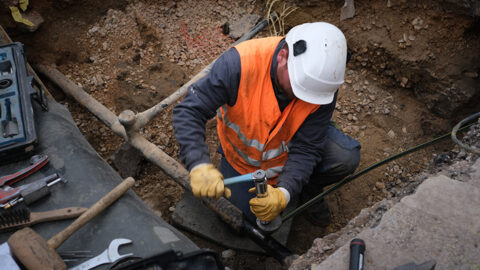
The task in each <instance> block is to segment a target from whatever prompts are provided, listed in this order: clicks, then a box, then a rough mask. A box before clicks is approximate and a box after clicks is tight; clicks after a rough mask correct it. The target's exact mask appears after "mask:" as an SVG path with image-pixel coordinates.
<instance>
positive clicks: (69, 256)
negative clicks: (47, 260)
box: [58, 250, 93, 262]
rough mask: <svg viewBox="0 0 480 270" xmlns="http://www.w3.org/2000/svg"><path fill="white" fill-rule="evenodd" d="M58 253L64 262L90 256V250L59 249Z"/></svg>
mask: <svg viewBox="0 0 480 270" xmlns="http://www.w3.org/2000/svg"><path fill="white" fill-rule="evenodd" d="M58 255H60V257H62V260H63V261H64V262H73V261H78V260H82V259H85V258H92V257H93V256H92V252H91V251H89V250H72V251H65V250H64V251H60V252H58Z"/></svg>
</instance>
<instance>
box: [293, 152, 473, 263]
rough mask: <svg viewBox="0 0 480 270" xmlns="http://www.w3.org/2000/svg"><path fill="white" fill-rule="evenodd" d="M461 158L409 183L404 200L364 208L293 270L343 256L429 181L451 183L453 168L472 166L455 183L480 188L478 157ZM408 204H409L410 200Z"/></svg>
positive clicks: (461, 154) (316, 243)
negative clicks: (351, 243) (437, 180)
mask: <svg viewBox="0 0 480 270" xmlns="http://www.w3.org/2000/svg"><path fill="white" fill-rule="evenodd" d="M457 158H460V159H461V160H460V161H458V162H457V163H455V164H453V165H445V166H441V167H438V168H436V170H435V171H433V172H423V173H420V174H418V175H416V176H414V177H413V178H412V179H411V180H410V182H409V184H410V185H409V186H408V187H406V190H407V192H404V193H403V194H402V196H400V197H393V198H391V199H383V200H382V201H379V202H377V203H375V204H374V205H373V206H371V207H368V208H364V209H362V210H361V211H360V213H359V214H358V215H357V216H356V217H354V218H353V219H352V220H350V222H349V223H348V224H347V225H346V226H345V227H344V228H342V229H341V230H339V231H337V232H334V233H331V234H328V235H326V236H324V237H323V238H317V239H315V240H314V241H313V244H312V247H311V248H310V249H309V250H308V251H307V252H306V253H304V254H302V255H301V256H300V257H299V258H298V259H296V260H295V261H294V262H293V264H292V265H291V267H290V268H289V269H293V270H300V269H308V268H309V267H311V268H313V266H316V265H319V264H320V263H322V262H323V261H324V260H326V259H327V258H329V257H330V256H331V255H333V254H334V253H337V252H339V249H341V248H344V249H347V247H346V246H348V243H349V241H351V240H352V239H354V238H356V237H357V236H358V235H359V234H360V233H361V232H363V231H365V230H367V229H374V228H376V227H377V226H378V225H379V224H380V222H381V220H382V218H383V216H384V215H385V213H387V212H388V211H389V210H391V209H392V208H393V207H395V205H397V204H398V203H400V202H401V201H402V200H404V199H405V198H408V196H409V195H412V194H414V193H416V192H417V187H419V186H420V185H421V184H422V183H424V182H425V180H427V179H428V178H429V177H432V178H434V179H445V178H446V179H449V178H448V177H447V176H448V175H450V174H451V173H452V172H450V171H449V170H451V169H450V167H453V168H454V169H453V170H455V166H457V167H462V168H466V167H469V166H472V167H474V168H477V169H476V170H474V171H472V172H470V176H468V177H467V176H464V175H463V177H459V179H453V181H460V182H465V181H467V180H466V179H465V177H466V178H467V179H468V181H469V182H471V183H472V184H473V185H476V186H480V158H476V156H475V155H473V154H469V153H466V152H464V151H462V150H458V156H457ZM472 164H473V165H472ZM448 181H452V180H448ZM406 200H407V201H408V200H409V199H406ZM367 245H368V244H367ZM367 249H368V248H367Z"/></svg>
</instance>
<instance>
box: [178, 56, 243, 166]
mask: <svg viewBox="0 0 480 270" xmlns="http://www.w3.org/2000/svg"><path fill="white" fill-rule="evenodd" d="M240 73H241V66H240V55H239V54H238V52H237V50H236V49H235V48H232V49H230V50H228V51H226V52H225V53H224V54H222V55H221V56H220V57H219V58H218V59H217V61H216V62H215V64H214V65H213V66H212V69H211V70H210V73H209V74H208V75H207V76H205V77H204V78H202V79H200V80H199V81H198V82H196V83H194V84H193V85H192V86H190V87H189V88H188V91H187V94H186V96H185V98H184V99H183V101H182V102H181V103H179V104H178V105H176V106H175V107H174V109H173V128H174V130H175V137H176V139H177V141H178V143H179V144H180V159H181V161H182V162H183V163H184V164H185V166H186V167H187V169H188V170H191V169H192V168H193V167H194V166H195V165H197V164H200V163H209V162H210V155H209V150H208V147H207V145H206V143H205V124H206V122H207V121H208V120H209V119H211V118H213V117H214V116H215V115H216V110H217V109H218V108H219V107H220V106H222V105H223V104H228V105H230V106H233V105H234V104H235V102H236V99H237V94H238V86H239V84H240Z"/></svg>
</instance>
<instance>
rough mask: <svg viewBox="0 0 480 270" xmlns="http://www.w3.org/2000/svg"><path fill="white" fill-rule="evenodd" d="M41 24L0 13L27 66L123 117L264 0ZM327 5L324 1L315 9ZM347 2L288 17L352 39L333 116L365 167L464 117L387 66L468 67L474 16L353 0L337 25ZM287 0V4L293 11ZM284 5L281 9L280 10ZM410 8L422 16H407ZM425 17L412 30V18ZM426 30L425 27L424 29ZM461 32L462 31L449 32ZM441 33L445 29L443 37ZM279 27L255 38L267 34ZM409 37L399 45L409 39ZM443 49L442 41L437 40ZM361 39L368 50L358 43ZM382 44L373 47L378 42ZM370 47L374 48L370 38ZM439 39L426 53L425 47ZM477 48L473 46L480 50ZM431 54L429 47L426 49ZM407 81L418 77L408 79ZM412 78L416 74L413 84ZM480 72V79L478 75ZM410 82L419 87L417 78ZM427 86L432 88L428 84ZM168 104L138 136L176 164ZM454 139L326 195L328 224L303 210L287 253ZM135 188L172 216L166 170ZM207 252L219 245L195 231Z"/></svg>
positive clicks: (159, 95) (100, 142)
mask: <svg viewBox="0 0 480 270" xmlns="http://www.w3.org/2000/svg"><path fill="white" fill-rule="evenodd" d="M31 2H33V3H32V4H31V8H34V9H35V10H37V11H38V12H39V13H41V14H42V16H43V17H44V19H45V23H44V24H43V25H42V26H41V27H40V28H39V29H38V30H37V31H36V32H34V33H25V32H20V31H17V29H16V28H15V25H14V24H13V23H12V22H11V20H10V18H9V16H8V14H7V13H6V12H5V10H2V11H1V12H0V14H1V16H0V23H1V24H2V25H3V26H4V27H5V28H6V30H7V32H8V33H9V34H10V36H11V37H12V38H13V39H14V40H15V41H21V42H23V43H24V44H25V50H26V53H27V58H28V59H29V61H30V62H32V63H42V64H49V65H56V66H57V68H58V69H59V70H60V71H61V72H63V73H64V74H65V75H66V76H67V77H69V78H70V79H71V80H73V81H74V82H75V83H77V84H78V85H79V86H81V87H83V89H85V91H87V92H88V93H89V94H90V95H92V96H93V97H94V98H96V99H97V100H98V101H99V102H101V103H102V104H104V105H105V106H107V107H108V108H109V109H110V110H112V111H113V112H115V113H116V114H119V113H120V112H122V111H123V110H125V109H131V110H133V111H135V112H141V111H143V110H145V109H147V108H149V107H151V106H152V105H154V104H156V103H158V102H160V101H161V100H162V99H164V98H165V97H167V96H168V95H169V94H170V93H172V92H173V91H175V90H176V89H178V88H179V87H180V86H181V85H182V84H184V83H185V82H187V81H188V80H189V78H191V77H193V76H194V75H195V74H196V73H198V72H199V71H200V70H201V69H202V68H203V67H204V66H205V65H207V64H208V63H210V62H211V61H213V60H214V59H215V58H216V57H218V56H219V55H220V54H221V53H222V52H224V51H225V50H227V49H228V48H229V47H230V46H231V44H232V43H233V42H234V40H232V39H231V38H230V37H229V36H228V35H224V34H222V25H223V24H224V23H225V22H227V21H228V22H229V23H230V24H231V23H232V22H234V21H235V20H238V19H239V18H241V17H242V16H243V15H245V14H252V13H254V14H258V15H261V16H264V14H266V13H267V10H266V8H265V6H264V3H263V2H262V1H231V2H230V1H221V0H219V1H207V0H200V1H193V0H185V1H177V2H174V1H140V0H130V1H112V0H106V1H80V2H78V1H69V0H64V1H55V2H50V1H40V0H38V1H31ZM320 2H321V3H320ZM340 2H342V1H307V2H306V3H303V2H302V3H297V6H298V9H297V10H296V11H295V12H293V13H292V14H291V15H289V16H288V17H287V18H286V20H285V28H286V29H287V30H288V29H289V28H291V27H292V26H294V25H297V24H300V23H303V22H309V21H328V22H331V23H334V24H336V25H338V26H339V27H340V28H341V29H342V30H343V31H344V33H345V35H346V37H347V40H348V42H349V46H350V49H351V50H352V51H353V52H354V56H353V58H352V60H351V61H350V63H349V64H348V66H347V74H346V80H345V81H346V82H345V84H344V85H343V86H342V87H341V89H340V94H339V98H338V104H337V108H336V111H335V113H334V117H333V118H334V119H333V120H335V121H336V123H337V124H338V125H339V127H340V128H341V129H342V130H343V131H344V132H345V133H347V134H348V135H350V136H352V137H354V138H356V139H357V140H359V141H360V142H361V144H362V152H361V164H360V166H359V168H365V167H367V166H369V165H371V164H373V163H375V162H378V161H380V160H382V159H384V158H386V157H388V156H390V155H392V154H395V153H398V152H401V151H404V150H406V149H408V148H410V147H412V146H415V145H417V144H420V143H423V142H425V141H428V140H430V139H432V138H435V137H437V136H439V135H441V134H444V133H446V132H449V130H450V128H451V127H452V126H453V124H454V123H455V121H457V120H459V119H460V117H461V116H463V114H464V113H466V111H459V112H458V113H457V114H456V116H457V117H453V116H452V117H448V118H440V117H438V116H436V115H435V114H432V112H431V111H430V110H429V108H428V107H429V106H427V105H426V104H425V103H424V102H423V101H422V100H419V99H418V97H419V96H421V95H419V94H418V93H416V92H418V91H419V90H418V89H416V88H415V84H414V82H412V79H411V80H408V77H405V76H406V75H405V74H406V73H405V72H404V71H402V70H398V69H395V67H392V65H389V63H390V62H392V63H396V62H398V63H402V61H407V60H408V59H407V60H405V59H403V58H409V59H411V58H416V59H419V61H426V62H428V59H430V60H431V57H432V56H431V54H433V57H436V59H446V58H448V57H451V49H452V47H455V48H456V50H457V51H458V52H459V56H458V57H455V58H454V59H455V61H457V62H456V63H455V64H456V65H460V66H461V65H462V63H458V61H460V60H458V59H464V60H463V61H465V62H468V61H470V60H471V58H472V57H473V56H472V57H468V55H466V54H467V52H464V49H466V48H467V47H468V46H469V45H468V43H465V42H464V41H463V40H464V36H463V34H464V33H463V32H462V31H463V30H464V29H465V28H467V27H468V25H466V24H467V23H468V21H467V20H464V19H457V17H455V16H453V15H448V16H443V15H442V14H440V15H439V14H437V13H435V11H436V10H434V9H433V8H431V7H432V5H433V4H431V3H429V4H423V5H417V4H415V5H412V4H407V3H405V2H406V1H401V2H400V3H398V4H397V6H396V7H395V6H394V7H387V6H386V4H385V3H384V2H379V3H370V2H369V1H364V2H358V1H356V2H355V3H356V8H357V15H356V16H355V17H354V18H353V19H350V20H346V21H342V22H340V21H339V14H340V7H341V4H342V3H340ZM294 4H295V3H293V2H287V5H294ZM279 8H281V7H279ZM409 12H412V13H413V12H414V13H415V14H409ZM417 17H420V18H423V21H425V24H423V25H422V27H423V28H422V29H420V30H418V29H417V30H418V31H416V30H415V29H414V26H412V24H411V22H412V21H413V19H414V18H417ZM425 25H428V26H429V27H430V28H428V27H425ZM455 25H456V28H455V27H453V26H455ZM444 28H447V29H449V30H448V31H447V30H444ZM271 30H272V29H266V30H264V31H262V32H261V33H260V34H259V35H258V36H260V37H261V36H268V35H269V34H270V33H269V31H271ZM404 33H406V35H407V39H406V40H403V41H400V42H398V39H400V38H401V37H402V36H403V35H405V34H404ZM442 38H443V39H444V43H443V44H441V45H438V44H439V43H440V40H442ZM363 39H365V43H362V42H361V41H362V40H363ZM372 40H373V41H376V42H372ZM367 41H368V42H367ZM427 41H428V42H430V43H433V42H435V44H437V45H438V46H436V47H435V49H431V46H429V44H428V42H427ZM476 44H478V42H477V43H476ZM430 50H431V51H430ZM411 75H412V74H411ZM414 75H415V74H413V75H412V77H411V78H414ZM477 77H478V74H477ZM413 81H415V80H413ZM424 83H425V82H424ZM49 86H50V89H51V92H52V93H53V96H54V97H55V99H56V100H57V101H58V102H61V103H62V104H64V105H65V106H67V107H68V109H69V110H70V112H71V113H72V116H73V118H74V120H75V122H76V124H77V126H78V127H79V129H80V130H81V131H82V133H83V134H84V136H85V137H86V139H87V140H88V141H89V142H90V144H91V145H92V146H93V147H94V148H95V149H96V151H97V152H98V153H99V154H100V155H101V156H102V157H103V158H104V159H105V160H106V161H107V162H109V163H110V164H112V162H111V160H110V157H111V155H112V154H113V153H114V152H115V151H116V150H117V149H118V148H119V147H120V145H121V144H122V143H123V142H122V140H121V139H120V138H118V137H117V136H115V135H114V134H113V133H112V132H111V131H110V130H109V129H108V128H106V127H104V126H103V124H102V123H100V121H98V120H97V119H96V118H95V117H94V116H93V115H92V114H90V113H89V112H88V111H87V110H85V109H84V108H82V107H81V106H80V105H78V104H77V103H76V102H75V101H73V100H71V99H69V98H68V97H65V96H64V94H63V93H62V92H61V91H60V90H58V89H57V88H56V87H55V86H53V85H49ZM171 111H172V106H171V107H169V108H167V109H166V110H165V111H164V112H162V114H161V115H159V116H158V117H156V118H155V119H154V120H153V121H152V122H151V123H150V124H149V125H148V126H147V127H146V128H144V129H143V130H142V133H143V134H144V135H145V137H146V138H147V139H148V140H150V141H151V142H153V143H155V144H156V145H157V146H158V147H160V148H161V149H162V150H164V151H165V152H166V153H167V154H168V155H170V156H172V157H174V158H177V159H178V149H179V147H178V144H177V143H176V141H175V138H174V136H173V128H172V125H171ZM215 130H216V127H215V122H214V121H210V122H209V123H208V124H207V144H208V145H209V147H210V150H211V157H212V160H213V162H214V163H215V164H217V165H218V163H219V156H218V154H217V153H215V149H216V148H217V147H218V139H217V137H216V132H215ZM451 147H452V144H451V143H450V142H448V141H446V142H444V143H440V144H437V145H435V146H432V147H429V148H427V149H425V150H421V151H418V152H416V153H414V154H410V155H408V156H406V157H403V158H400V159H398V160H396V161H393V162H391V163H389V164H388V165H384V166H382V167H380V168H378V169H375V170H374V171H372V172H370V173H368V174H367V175H364V176H362V177H359V178H358V179H355V180H354V181H353V182H351V183H349V184H347V185H345V186H344V187H342V188H341V189H339V190H337V191H335V192H333V193H332V194H330V195H328V196H327V201H328V204H329V207H330V210H331V213H332V223H331V224H330V225H329V226H328V227H326V228H321V227H315V226H312V225H311V224H310V223H309V222H308V221H307V220H306V219H305V217H304V216H303V215H299V216H297V217H295V219H294V224H293V226H292V231H291V234H290V238H289V241H288V247H289V248H291V249H292V250H293V251H294V252H296V253H298V254H302V253H305V252H306V251H307V250H308V249H309V248H310V247H311V246H312V241H313V240H314V239H315V238H318V237H322V236H324V235H326V234H328V233H331V232H335V231H338V230H339V229H341V228H342V227H344V226H345V225H346V224H347V223H348V222H349V220H351V219H352V218H353V217H355V216H356V215H357V214H358V213H359V212H360V210H361V209H363V208H365V207H368V206H371V205H373V204H375V203H376V202H379V201H381V200H382V199H384V198H391V197H395V196H399V190H401V189H402V187H404V186H406V185H407V184H408V180H409V179H410V178H411V177H412V176H414V175H416V174H418V173H419V172H421V171H424V170H425V169H426V168H427V166H428V165H429V164H430V161H431V159H432V155H433V154H434V153H439V152H442V151H444V150H447V149H450V148H451ZM135 178H136V180H137V184H136V186H135V191H136V192H137V194H138V195H139V196H140V197H142V198H143V199H144V200H145V202H146V203H147V204H149V205H150V206H151V207H152V208H153V209H154V210H155V211H156V213H157V214H159V215H161V216H162V217H163V218H164V219H165V220H167V221H169V220H170V215H171V210H172V209H173V207H174V206H175V204H176V203H177V202H178V200H179V199H180V198H181V195H182V192H183V190H182V189H181V187H180V186H179V185H177V184H176V183H175V182H174V181H173V180H171V179H170V178H169V177H168V176H166V175H165V174H164V173H163V172H162V171H161V170H160V169H159V168H157V167H155V166H153V165H151V164H149V163H148V162H145V161H144V162H142V163H141V165H140V169H139V173H138V174H137V175H136V176H135ZM189 236H191V237H192V239H193V240H194V241H195V242H196V243H197V244H198V245H199V246H200V247H210V248H214V249H216V250H218V251H220V252H221V251H222V250H224V248H222V247H219V246H216V245H213V244H212V243H209V242H207V241H205V240H202V239H198V238H197V237H195V236H192V235H189ZM227 264H228V265H229V266H230V267H231V268H233V269H265V268H268V269H271V268H276V267H278V264H276V263H275V262H272V261H271V260H267V262H266V263H265V262H264V258H262V257H259V256H256V255H250V254H245V253H237V256H236V257H235V260H233V261H229V262H228V263H227Z"/></svg>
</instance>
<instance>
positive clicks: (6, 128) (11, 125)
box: [3, 98, 18, 138]
mask: <svg viewBox="0 0 480 270" xmlns="http://www.w3.org/2000/svg"><path fill="white" fill-rule="evenodd" d="M11 104H12V103H11V101H10V99H9V98H7V99H5V110H6V111H7V112H6V113H7V115H6V118H5V122H4V123H3V137H4V138H7V137H13V136H15V135H18V124H17V122H16V121H15V120H14V119H13V118H12V108H11Z"/></svg>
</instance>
